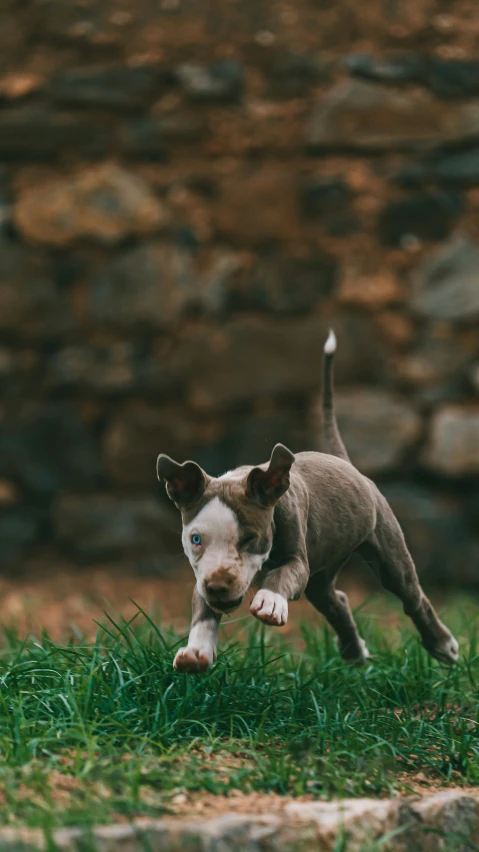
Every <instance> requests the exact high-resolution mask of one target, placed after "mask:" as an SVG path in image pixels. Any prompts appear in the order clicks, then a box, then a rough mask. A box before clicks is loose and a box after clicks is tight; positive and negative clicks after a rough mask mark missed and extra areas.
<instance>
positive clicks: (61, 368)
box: [47, 343, 135, 395]
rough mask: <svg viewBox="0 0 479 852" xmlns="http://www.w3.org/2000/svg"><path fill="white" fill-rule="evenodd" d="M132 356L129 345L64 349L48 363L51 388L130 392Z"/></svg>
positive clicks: (116, 344) (117, 344)
mask: <svg viewBox="0 0 479 852" xmlns="http://www.w3.org/2000/svg"><path fill="white" fill-rule="evenodd" d="M134 359H135V354H134V349H133V347H132V345H131V344H128V343H112V344H109V345H105V346H67V347H65V348H64V349H61V350H60V351H59V352H56V353H55V354H54V355H52V356H51V357H50V358H49V360H48V365H47V384H48V386H49V387H51V388H56V389H59V388H61V389H66V388H76V387H79V388H85V389H87V390H90V391H93V392H95V393H98V394H101V395H103V394H105V395H115V394H122V393H125V392H126V391H131V390H132V389H133V387H134V383H135V363H134Z"/></svg>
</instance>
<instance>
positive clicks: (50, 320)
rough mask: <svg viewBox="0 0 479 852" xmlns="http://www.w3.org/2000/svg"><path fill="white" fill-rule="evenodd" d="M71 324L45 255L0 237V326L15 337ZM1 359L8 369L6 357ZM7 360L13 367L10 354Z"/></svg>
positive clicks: (53, 331) (60, 330)
mask: <svg viewBox="0 0 479 852" xmlns="http://www.w3.org/2000/svg"><path fill="white" fill-rule="evenodd" d="M72 326H73V316H72V312H71V305H70V302H69V297H68V293H67V292H65V291H64V290H61V289H60V288H59V287H58V286H57V284H56V282H55V279H54V273H53V268H52V264H51V263H50V261H49V260H48V258H47V257H46V255H44V254H43V252H41V251H36V250H33V249H30V248H28V246H20V245H18V244H16V243H11V242H8V241H7V240H5V241H4V240H1V239H0V330H1V331H3V332H8V333H9V334H14V335H15V336H16V337H22V336H23V337H26V338H32V337H33V338H43V337H55V336H56V335H58V334H61V333H63V332H66V331H68V330H70V329H71V328H72ZM3 363H4V367H3V369H4V370H7V361H5V360H4V362H3ZM8 363H9V364H10V368H13V366H14V359H13V354H11V355H10V358H9V361H8ZM10 368H9V369H10ZM0 370H1V368H0Z"/></svg>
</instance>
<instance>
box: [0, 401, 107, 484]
mask: <svg viewBox="0 0 479 852" xmlns="http://www.w3.org/2000/svg"><path fill="white" fill-rule="evenodd" d="M98 475H99V464H98V454H97V449H96V447H95V443H94V441H93V439H92V436H91V434H90V433H89V431H88V429H87V428H86V426H85V425H84V424H83V423H82V422H81V421H80V420H79V418H78V417H77V416H75V413H74V412H73V411H72V410H71V409H69V408H67V407H60V406H57V405H48V404H45V405H43V406H40V407H39V406H36V405H26V406H25V407H24V409H23V410H22V411H20V412H19V413H18V414H17V415H15V416H14V415H13V414H11V415H9V416H7V415H4V416H3V418H2V420H1V421H0V476H7V477H11V478H12V479H13V480H18V481H19V482H20V483H21V484H22V485H24V486H25V488H26V489H27V490H28V491H30V492H32V493H33V494H35V495H39V496H41V497H43V498H47V499H49V498H50V497H52V496H53V495H55V494H56V493H58V492H59V491H61V490H63V489H83V488H92V487H95V485H96V484H97V481H98Z"/></svg>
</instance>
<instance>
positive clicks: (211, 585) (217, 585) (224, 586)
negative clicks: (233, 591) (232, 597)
mask: <svg viewBox="0 0 479 852" xmlns="http://www.w3.org/2000/svg"><path fill="white" fill-rule="evenodd" d="M205 586H206V591H207V592H208V594H209V595H212V596H213V597H215V598H221V596H222V595H226V594H227V593H228V591H229V584H228V583H227V582H226V581H225V580H206V581H205Z"/></svg>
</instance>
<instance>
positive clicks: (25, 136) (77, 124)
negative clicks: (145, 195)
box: [0, 105, 111, 161]
mask: <svg viewBox="0 0 479 852" xmlns="http://www.w3.org/2000/svg"><path fill="white" fill-rule="evenodd" d="M110 137H111V133H110V131H109V130H108V129H107V128H106V126H104V125H102V124H101V123H100V122H98V121H96V120H94V119H92V118H89V119H86V118H83V117H79V116H78V115H74V114H72V113H57V112H52V111H51V110H49V109H47V108H45V107H42V108H40V107H37V106H30V105H25V106H18V107H17V106H15V107H10V108H6V109H2V110H1V111H0V157H1V158H2V159H6V160H25V159H28V160H33V161H43V160H46V161H48V160H57V159H58V156H59V153H62V154H64V153H66V152H72V151H75V152H80V153H81V154H82V155H84V156H96V157H98V156H101V155H102V154H104V153H106V151H107V148H108V146H109V144H110Z"/></svg>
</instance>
